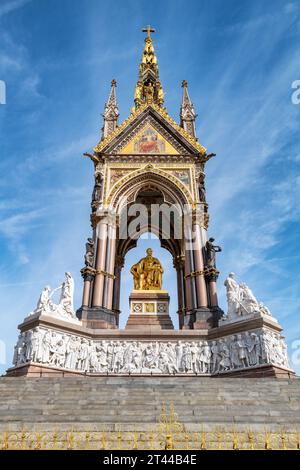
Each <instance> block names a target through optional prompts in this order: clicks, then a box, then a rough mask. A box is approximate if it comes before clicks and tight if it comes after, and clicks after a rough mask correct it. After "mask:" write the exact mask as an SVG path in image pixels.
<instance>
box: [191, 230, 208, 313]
mask: <svg viewBox="0 0 300 470" xmlns="http://www.w3.org/2000/svg"><path fill="white" fill-rule="evenodd" d="M194 235H195V240H194V261H195V271H196V272H197V273H198V274H197V275H196V276H195V279H196V288H197V304H198V305H197V307H207V291H206V283H205V278H204V274H203V270H204V262H203V251H202V246H201V231H200V226H199V225H198V224H196V225H194Z"/></svg>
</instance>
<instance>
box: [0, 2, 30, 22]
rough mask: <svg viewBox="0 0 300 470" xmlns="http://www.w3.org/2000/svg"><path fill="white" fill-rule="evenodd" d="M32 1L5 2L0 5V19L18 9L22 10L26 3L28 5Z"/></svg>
mask: <svg viewBox="0 0 300 470" xmlns="http://www.w3.org/2000/svg"><path fill="white" fill-rule="evenodd" d="M31 1H32V0H7V1H6V2H5V1H4V3H2V5H0V18H1V17H3V16H5V15H7V14H8V13H11V12H13V11H15V10H18V9H19V8H22V7H23V6H25V5H26V4H27V3H30V2H31Z"/></svg>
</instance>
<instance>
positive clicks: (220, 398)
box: [0, 376, 300, 433]
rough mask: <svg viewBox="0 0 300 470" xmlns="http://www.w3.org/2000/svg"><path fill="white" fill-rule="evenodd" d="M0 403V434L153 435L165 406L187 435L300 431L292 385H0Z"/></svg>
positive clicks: (95, 381)
mask: <svg viewBox="0 0 300 470" xmlns="http://www.w3.org/2000/svg"><path fill="white" fill-rule="evenodd" d="M0 395H1V409H0V432H5V431H21V430H24V429H26V431H33V430H37V431H39V432H42V431H48V432H50V431H56V432H57V431H60V432H62V431H71V430H74V431H97V430H98V431H102V430H105V431H115V430H118V429H121V430H122V431H135V432H142V431H153V430H155V429H157V423H158V421H159V417H160V415H161V412H162V407H163V404H164V403H165V404H166V407H167V411H168V410H169V405H170V403H173V406H174V411H175V412H176V413H177V415H178V421H179V422H180V423H182V424H183V425H184V426H185V429H186V430H187V432H199V433H201V432H202V431H203V430H206V431H209V430H212V431H213V430H216V429H217V428H218V429H223V430H224V431H242V430H244V431H249V430H250V429H251V430H252V431H255V430H256V431H261V432H266V431H270V432H282V430H283V429H284V431H285V432H292V431H295V432H297V431H298V430H299V426H300V380H299V379H294V380H281V379H261V378H260V379H239V378H232V379H230V378H226V379H225V378H223V379H222V380H219V379H218V378H215V379H214V380H212V379H210V378H205V377H198V378H195V377H186V376H185V377H183V376H179V377H147V378H144V377H128V376H127V377H93V378H89V377H86V378H85V377H65V378H46V377H43V378H42V379H39V378H28V377H19V378H8V377H3V378H0ZM74 403H76V406H74Z"/></svg>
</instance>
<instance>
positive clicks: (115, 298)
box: [112, 256, 124, 310]
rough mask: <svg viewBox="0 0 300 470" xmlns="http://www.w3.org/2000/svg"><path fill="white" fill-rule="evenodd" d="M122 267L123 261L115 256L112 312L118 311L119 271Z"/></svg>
mask: <svg viewBox="0 0 300 470" xmlns="http://www.w3.org/2000/svg"><path fill="white" fill-rule="evenodd" d="M123 266H124V260H123V258H121V256H116V261H115V282H114V293H113V307H112V308H113V310H120V290H121V271H122V268H123Z"/></svg>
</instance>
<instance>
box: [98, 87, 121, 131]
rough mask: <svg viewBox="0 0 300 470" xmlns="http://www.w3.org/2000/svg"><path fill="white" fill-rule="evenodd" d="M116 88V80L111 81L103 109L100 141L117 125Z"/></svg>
mask: <svg viewBox="0 0 300 470" xmlns="http://www.w3.org/2000/svg"><path fill="white" fill-rule="evenodd" d="M116 86H117V82H116V80H112V81H111V90H110V94H109V97H108V101H107V103H106V104H105V107H104V113H103V128H102V139H105V137H107V136H108V134H110V133H111V132H113V131H114V130H115V129H116V127H117V125H118V117H119V107H118V103H117V96H116Z"/></svg>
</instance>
